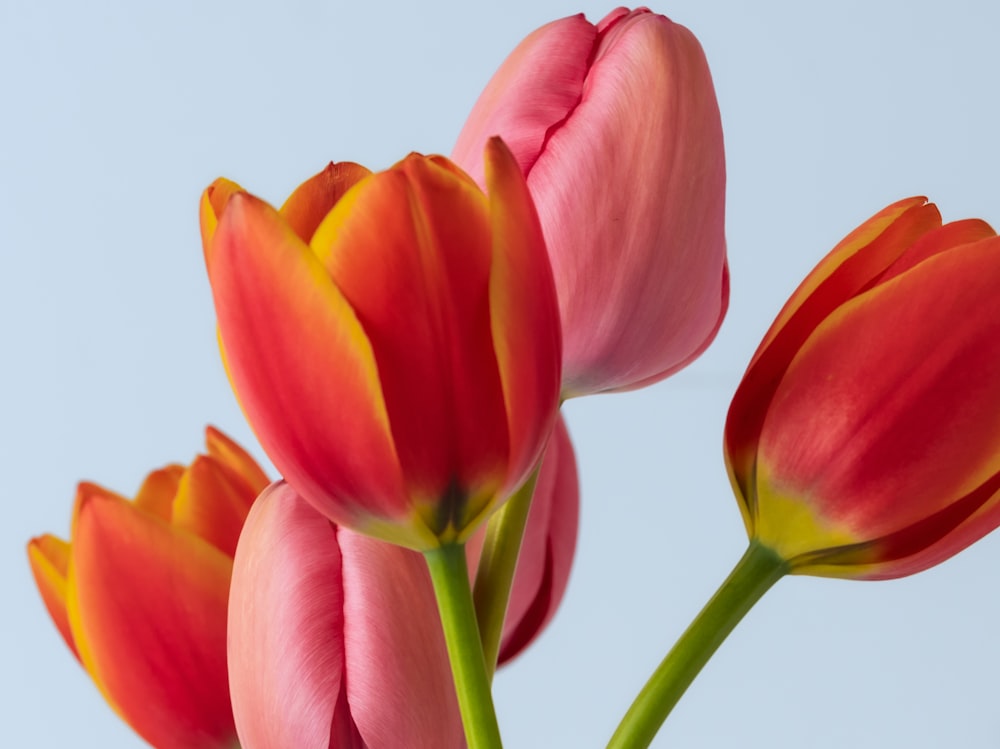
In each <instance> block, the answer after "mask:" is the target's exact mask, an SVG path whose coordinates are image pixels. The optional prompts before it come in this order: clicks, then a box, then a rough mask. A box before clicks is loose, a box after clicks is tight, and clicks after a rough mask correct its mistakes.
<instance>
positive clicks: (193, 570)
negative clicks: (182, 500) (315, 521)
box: [68, 485, 235, 749]
mask: <svg viewBox="0 0 1000 749" xmlns="http://www.w3.org/2000/svg"><path fill="white" fill-rule="evenodd" d="M72 553H73V557H72V563H71V565H70V572H69V586H70V589H71V590H72V592H73V595H71V596H70V598H69V601H68V614H69V621H70V626H71V629H72V632H73V636H74V639H75V640H76V642H77V643H78V644H80V643H81V642H83V643H85V645H86V647H81V649H80V652H81V656H82V658H83V661H84V664H85V665H86V666H87V669H88V671H90V673H91V675H92V676H93V677H94V680H95V682H97V684H98V686H99V687H101V689H102V691H104V692H105V693H106V694H107V695H108V696H109V697H110V699H111V702H112V704H113V705H114V706H115V707H116V708H117V709H118V710H119V711H120V713H121V714H122V715H123V717H124V718H125V719H126V720H127V721H128V723H129V724H130V725H131V726H132V727H133V728H134V729H135V730H136V731H137V732H138V733H139V734H140V735H142V736H143V738H145V739H146V740H147V741H149V742H150V743H151V744H153V745H154V746H156V747H160V748H161V749H193V748H196V747H213V748H214V747H219V748H220V749H221V747H228V746H231V742H232V741H233V739H234V736H235V729H234V727H233V722H232V710H231V707H230V704H229V686H228V678H227V674H226V605H227V600H228V594H229V576H230V572H231V561H230V560H229V559H228V558H227V557H226V556H225V555H224V554H223V553H222V552H220V551H218V550H217V549H215V548H214V547H212V546H211V545H209V544H208V543H206V542H204V541H202V540H201V539H199V538H195V537H194V536H191V535H189V534H187V533H183V532H180V531H177V530H175V529H173V528H171V527H170V526H168V525H167V524H166V523H164V522H162V521H161V520H159V519H158V518H155V517H153V516H151V515H148V514H146V513H144V512H141V511H139V510H137V509H136V508H135V507H134V506H133V505H132V504H131V503H129V502H127V501H124V500H122V499H120V498H118V497H114V496H112V495H110V494H107V493H104V492H102V491H101V490H100V489H99V488H97V487H93V486H90V485H82V486H81V491H80V495H79V499H78V506H77V511H76V515H75V518H74V526H73V550H72Z"/></svg>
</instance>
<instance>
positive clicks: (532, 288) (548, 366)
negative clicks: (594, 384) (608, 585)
mask: <svg viewBox="0 0 1000 749" xmlns="http://www.w3.org/2000/svg"><path fill="white" fill-rule="evenodd" d="M486 182H487V185H488V190H489V196H490V219H491V223H492V231H493V267H492V269H491V272H490V309H491V323H492V329H493V341H494V346H495V348H496V355H497V363H498V365H499V367H500V377H501V379H502V381H503V391H504V401H505V406H506V414H507V423H508V433H509V438H510V448H509V450H510V461H509V469H508V473H507V476H506V489H507V490H508V491H512V490H513V489H515V488H516V487H518V486H520V485H521V484H522V483H523V482H524V479H525V478H526V477H527V475H528V473H529V472H530V471H531V470H532V469H533V468H534V467H535V464H536V463H537V462H538V460H539V458H540V456H541V451H542V449H543V448H544V447H545V442H546V441H547V439H548V435H549V432H550V431H551V429H552V425H553V423H554V422H555V418H556V409H557V408H558V403H559V388H560V381H561V370H560V363H561V357H562V348H561V337H560V323H559V308H558V303H557V301H556V292H555V284H554V282H553V280H552V269H551V267H550V266H549V260H548V255H547V254H546V252H545V241H544V240H543V239H542V229H541V226H540V224H539V222H538V216H537V214H536V213H535V207H534V204H533V203H532V202H531V196H530V195H529V193H528V187H527V185H526V184H525V182H524V177H522V176H521V171H520V169H519V168H518V166H517V162H515V161H514V157H513V156H512V155H511V153H510V151H509V150H508V149H507V146H505V145H504V143H503V141H502V140H500V139H499V138H492V139H490V141H489V143H488V144H487V146H486Z"/></svg>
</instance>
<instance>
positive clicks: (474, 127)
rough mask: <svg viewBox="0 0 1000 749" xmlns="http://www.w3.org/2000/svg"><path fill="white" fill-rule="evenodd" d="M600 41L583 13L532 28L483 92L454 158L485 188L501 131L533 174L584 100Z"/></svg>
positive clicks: (518, 158) (463, 129)
mask: <svg viewBox="0 0 1000 749" xmlns="http://www.w3.org/2000/svg"><path fill="white" fill-rule="evenodd" d="M596 39H597V30H596V29H595V28H594V27H593V25H591V24H590V23H588V22H587V20H586V19H585V18H584V17H583V15H582V14H578V15H575V16H571V17H569V18H563V19H561V20H558V21H553V22H552V23H549V24H546V25H545V26H542V27H541V28H540V29H538V30H536V31H534V32H532V33H531V34H530V35H529V36H528V37H527V38H526V39H525V40H524V41H522V42H521V43H520V44H519V45H518V46H517V49H515V50H514V51H513V52H512V53H511V54H510V56H509V57H508V58H507V59H506V60H505V61H504V63H503V65H501V66H500V69H499V70H497V72H496V73H495V74H494V76H493V78H492V79H491V80H490V82H489V83H488V84H487V86H486V88H485V89H484V90H483V93H482V94H480V96H479V100H478V101H477V102H476V104H475V106H474V107H473V108H472V113H471V114H470V115H469V119H468V120H467V122H466V124H465V127H463V128H462V132H461V134H460V135H459V136H458V142H457V143H456V144H455V149H454V150H453V151H452V159H454V160H455V162H456V163H458V164H461V165H462V166H463V167H464V168H465V169H466V170H468V172H469V174H470V175H471V176H472V178H473V179H474V180H475V181H476V182H477V183H478V184H479V185H480V186H481V187H483V188H485V187H486V179H485V177H486V174H485V169H484V167H483V149H484V148H485V147H486V143H487V141H488V140H489V139H490V138H491V137H493V136H495V135H500V136H501V137H503V139H504V142H505V143H506V144H507V146H508V147H509V148H510V150H511V152H512V153H513V154H514V158H515V159H516V160H517V163H518V165H519V166H520V167H521V171H522V173H524V174H528V173H529V172H530V171H531V168H532V167H533V166H534V164H535V161H536V160H537V159H538V156H539V154H540V153H541V152H542V150H543V149H544V147H545V143H546V139H547V138H548V134H549V132H550V130H551V129H552V128H553V127H555V126H557V125H558V124H560V123H562V122H563V121H564V120H565V119H566V118H567V117H568V116H569V115H570V113H571V112H572V111H573V109H574V108H575V107H576V106H577V104H579V102H580V96H581V94H582V92H583V81H584V79H585V78H586V75H587V69H588V66H589V63H590V59H591V57H592V55H593V52H594V44H595V41H596Z"/></svg>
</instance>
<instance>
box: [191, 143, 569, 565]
mask: <svg viewBox="0 0 1000 749" xmlns="http://www.w3.org/2000/svg"><path fill="white" fill-rule="evenodd" d="M486 174H487V178H486V181H487V183H488V185H489V196H488V197H487V196H486V195H484V194H483V193H482V192H481V191H480V190H479V189H478V188H477V187H476V185H475V184H474V183H473V182H472V180H471V179H470V178H469V177H468V176H467V175H465V174H464V173H462V172H461V171H460V170H459V169H458V168H456V167H455V166H454V165H453V164H451V163H450V162H448V161H447V160H446V159H444V158H442V157H433V156H432V157H422V156H419V155H415V154H414V155H411V156H409V157H408V158H406V159H404V160H403V161H401V162H400V163H398V164H397V165H396V166H394V167H393V168H391V169H389V170H388V171H385V172H381V173H378V174H373V175H368V174H367V172H366V171H365V170H363V169H362V168H361V167H357V166H355V165H351V166H345V165H331V167H330V168H329V169H328V170H326V171H325V172H323V173H321V174H320V175H318V176H317V177H315V178H313V179H312V180H310V181H309V182H307V183H305V184H304V185H303V186H302V187H300V188H299V189H298V190H297V191H296V192H295V193H294V194H293V195H292V197H291V198H289V200H288V201H287V202H286V204H285V205H284V206H283V207H282V209H281V210H280V211H276V210H274V209H273V208H271V207H270V206H268V205H267V204H266V203H264V202H262V201H261V200H259V199H257V198H255V197H252V196H250V195H249V194H247V193H245V192H243V191H242V190H241V189H240V188H239V187H238V186H236V185H234V184H233V183H231V182H227V181H224V180H220V181H218V182H216V183H215V184H214V185H213V186H211V187H210V188H209V189H208V190H207V191H206V193H205V195H204V198H203V200H202V208H201V214H202V232H203V240H204V246H205V258H206V264H207V267H208V274H209V280H210V282H211V285H212V292H213V295H214V299H215V307H216V312H217V315H218V324H219V337H220V341H221V347H222V351H223V357H224V358H225V361H226V364H227V369H228V372H229V375H230V379H231V382H232V384H233V388H234V390H235V392H236V394H237V396H238V398H239V400H240V403H241V405H242V406H243V409H244V411H245V413H246V415H247V417H248V419H249V421H250V424H251V426H252V427H253V429H254V431H255V432H256V434H257V436H258V437H259V438H260V441H261V444H262V446H263V447H264V450H265V452H267V454H268V456H269V457H270V458H271V460H272V461H273V462H274V464H275V466H276V467H277V468H278V470H279V471H280V472H281V474H282V475H283V476H284V477H285V479H286V480H287V481H288V483H289V484H291V486H292V487H294V488H295V490H296V491H297V492H298V493H299V494H300V495H301V496H302V497H303V498H304V499H305V500H307V501H308V502H310V503H311V504H312V505H313V506H314V507H316V508H317V509H318V510H319V511H320V512H321V513H322V514H324V515H325V516H326V517H328V518H330V519H331V520H332V521H334V522H336V523H337V524H338V525H341V526H343V527H345V528H350V529H352V530H356V531H360V532H363V533H367V534H369V535H374V536H376V537H379V538H383V539H385V540H388V541H392V542H394V543H398V544H401V545H404V546H408V547H411V548H414V549H418V550H427V549H432V548H437V547H439V546H441V545H443V544H449V543H461V542H464V541H465V540H466V539H468V537H469V536H470V535H471V533H472V532H473V530H474V529H475V527H476V526H477V525H478V523H479V522H480V521H481V520H482V519H483V518H485V517H486V516H487V515H488V514H489V513H490V512H492V511H493V510H494V509H495V508H496V507H497V506H498V504H499V503H500V502H502V501H503V500H504V499H505V498H506V497H507V496H508V495H509V494H510V493H511V492H512V491H514V490H515V489H516V488H517V487H518V486H519V485H520V484H521V483H522V482H523V481H524V479H525V478H526V476H527V475H528V474H529V473H530V471H531V470H532V469H533V468H534V466H535V465H536V463H537V462H538V460H539V458H540V456H541V452H542V449H543V448H544V445H545V441H546V439H547V438H548V434H549V432H550V430H551V428H552V425H553V423H554V421H555V416H556V409H557V407H558V397H559V382H560V371H559V366H560V338H559V319H558V308H557V305H556V300H555V290H554V287H553V282H552V276H551V271H550V269H549V265H548V259H547V257H546V254H545V252H544V249H543V242H542V237H541V231H540V228H539V225H538V220H537V217H536V215H535V211H534V208H533V206H532V203H531V199H530V196H529V194H528V192H527V188H526V186H525V183H524V180H523V178H522V176H521V174H520V171H519V170H518V168H517V164H516V163H515V162H514V161H513V159H512V157H511V155H510V152H509V151H508V150H507V148H506V147H505V146H504V145H503V143H502V142H501V141H499V140H498V139H497V140H492V141H490V143H489V144H488V145H487V148H486ZM292 216H295V217H296V219H295V220H292V218H291V217H292Z"/></svg>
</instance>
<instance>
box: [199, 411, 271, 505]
mask: <svg viewBox="0 0 1000 749" xmlns="http://www.w3.org/2000/svg"><path fill="white" fill-rule="evenodd" d="M205 445H206V446H207V447H208V454H209V455H210V456H212V457H213V458H215V459H216V460H218V461H219V462H220V463H222V464H223V465H225V466H227V467H228V468H230V469H231V470H233V471H235V472H236V473H237V474H239V476H240V477H241V478H242V479H243V480H244V481H245V482H246V484H247V488H248V489H249V490H250V492H252V493H253V494H254V495H257V494H260V493H261V492H262V491H264V489H265V488H267V485H268V484H270V483H271V480H270V479H269V478H268V477H267V474H266V473H264V471H263V470H261V467H260V466H259V465H257V461H255V460H254V459H253V458H252V457H251V456H250V453H248V452H247V451H246V450H244V449H243V448H242V447H240V446H239V445H238V444H236V443H235V442H234V441H233V440H232V439H230V438H229V437H228V436H227V435H225V434H224V433H223V432H221V431H220V430H218V429H216V428H215V427H212V426H209V427H205Z"/></svg>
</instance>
